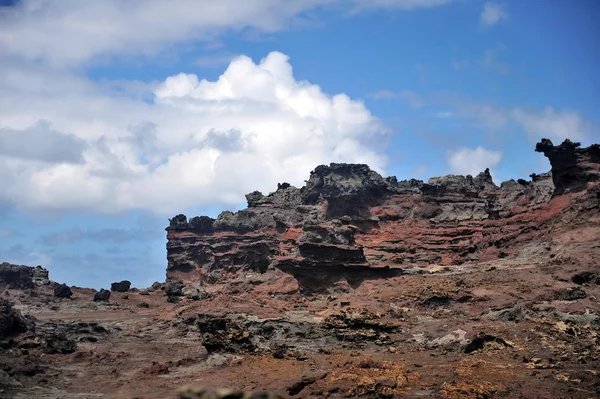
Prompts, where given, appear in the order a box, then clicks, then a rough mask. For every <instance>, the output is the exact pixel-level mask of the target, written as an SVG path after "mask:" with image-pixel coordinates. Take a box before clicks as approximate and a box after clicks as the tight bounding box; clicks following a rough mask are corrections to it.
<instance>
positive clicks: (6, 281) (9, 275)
mask: <svg viewBox="0 0 600 399" xmlns="http://www.w3.org/2000/svg"><path fill="white" fill-rule="evenodd" d="M49 282H50V280H49V279H48V270H46V269H44V268H42V267H41V266H36V267H30V266H23V265H13V264H10V263H7V262H3V263H0V285H6V286H8V287H10V288H22V289H24V288H35V287H36V286H40V285H45V284H48V283H49Z"/></svg>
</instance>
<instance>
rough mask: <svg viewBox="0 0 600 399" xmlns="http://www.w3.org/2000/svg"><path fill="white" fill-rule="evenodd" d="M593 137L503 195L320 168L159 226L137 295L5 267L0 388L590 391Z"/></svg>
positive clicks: (390, 393)
mask: <svg viewBox="0 0 600 399" xmlns="http://www.w3.org/2000/svg"><path fill="white" fill-rule="evenodd" d="M599 148H600V146H598V145H594V146H591V147H588V148H581V147H579V146H577V145H576V144H574V143H571V142H569V141H566V142H564V143H562V144H561V145H559V146H554V145H553V144H552V143H551V142H549V141H547V140H543V141H542V142H540V143H539V144H538V146H537V150H538V151H541V152H544V153H545V154H546V155H547V156H548V158H549V159H550V162H551V164H552V172H551V173H548V174H543V175H537V176H532V179H531V181H508V182H504V183H503V184H501V185H500V186H499V187H498V186H496V185H495V184H494V183H493V182H492V180H491V177H490V175H489V173H488V172H487V171H486V172H483V173H481V174H480V175H478V176H476V177H471V176H467V177H463V176H445V177H441V178H434V179H431V180H430V181H428V182H427V183H425V182H421V181H416V180H411V181H404V182H397V181H396V180H395V179H394V178H382V177H381V176H379V175H378V174H377V173H375V172H373V171H371V170H370V169H369V168H368V167H367V166H365V165H341V164H333V165H330V166H320V167H318V168H317V169H315V171H314V172H313V173H312V174H311V176H310V178H309V180H308V181H307V182H306V185H305V186H304V187H302V188H301V189H298V188H294V187H291V186H289V185H288V184H285V183H284V184H280V185H279V187H278V189H277V191H275V192H274V193H272V194H269V195H267V196H264V195H262V194H261V193H257V192H255V193H251V194H249V195H248V196H247V199H248V208H247V209H245V210H242V211H239V212H237V213H235V214H234V213H231V212H224V213H222V214H221V215H220V216H219V217H218V218H217V219H215V220H213V219H211V218H208V217H197V218H192V219H190V220H188V219H187V218H186V217H185V216H183V215H179V216H177V217H175V218H173V219H171V221H170V226H169V227H168V228H167V232H168V233H167V235H168V244H167V248H168V270H167V282H166V283H158V282H157V283H155V284H153V285H152V287H148V288H147V289H142V290H140V289H136V288H132V287H131V286H130V284H129V282H128V281H121V282H115V283H114V284H113V285H112V286H111V290H110V291H109V290H101V291H99V292H96V291H95V290H90V289H84V288H77V287H68V286H66V285H63V284H58V283H54V282H52V281H50V280H49V279H48V277H49V276H48V273H47V271H45V270H44V269H42V268H40V267H38V268H30V267H27V266H18V265H10V264H6V263H4V264H0V370H1V371H0V397H1V398H4V397H6V398H17V399H24V398H28V399H29V398H33V399H42V398H43V399H50V398H53V399H54V398H58V397H60V398H65V399H88V398H89V399H91V398H111V399H113V398H114V399H120V398H123V399H134V398H135V399H150V398H152V399H154V398H155V399H159V398H176V397H179V398H181V399H183V398H187V399H191V398H195V399H207V398H231V397H248V398H275V397H283V398H304V397H307V398H315V397H317V398H323V397H326V398H354V397H360V398H422V397H431V398H444V399H457V398H462V399H481V398H507V397H511V398H512V397H516V398H549V397H556V398H594V397H598V396H599V395H600V376H599V374H598V370H599V369H600V349H599V348H600V306H599V304H598V298H600V264H599V262H600V179H599V177H600V174H599V172H600V157H599ZM182 387H183V388H182ZM177 392H178V393H177Z"/></svg>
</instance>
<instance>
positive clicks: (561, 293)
mask: <svg viewBox="0 0 600 399" xmlns="http://www.w3.org/2000/svg"><path fill="white" fill-rule="evenodd" d="M585 297H587V294H586V293H585V291H584V290H582V289H581V288H579V287H573V288H566V289H562V290H556V291H554V293H553V294H552V299H554V300H556V301H576V300H578V299H583V298H585Z"/></svg>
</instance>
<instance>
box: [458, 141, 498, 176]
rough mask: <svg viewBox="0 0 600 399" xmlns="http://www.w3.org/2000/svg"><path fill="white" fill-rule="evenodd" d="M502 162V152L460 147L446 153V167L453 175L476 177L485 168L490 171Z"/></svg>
mask: <svg viewBox="0 0 600 399" xmlns="http://www.w3.org/2000/svg"><path fill="white" fill-rule="evenodd" d="M501 160H502V151H491V150H487V149H485V148H483V147H477V148H466V147H461V148H458V149H456V150H454V151H450V152H449V153H448V165H450V167H451V168H452V171H453V172H454V173H457V174H460V175H471V176H476V175H477V174H479V173H480V172H483V171H484V170H485V169H486V168H490V169H492V168H493V167H495V166H496V165H498V164H499V163H500V161H501Z"/></svg>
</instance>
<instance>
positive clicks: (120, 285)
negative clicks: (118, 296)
mask: <svg viewBox="0 0 600 399" xmlns="http://www.w3.org/2000/svg"><path fill="white" fill-rule="evenodd" d="M130 288H131V281H128V280H123V281H119V282H115V283H111V285H110V290H111V291H113V292H127V291H129V289H130Z"/></svg>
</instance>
